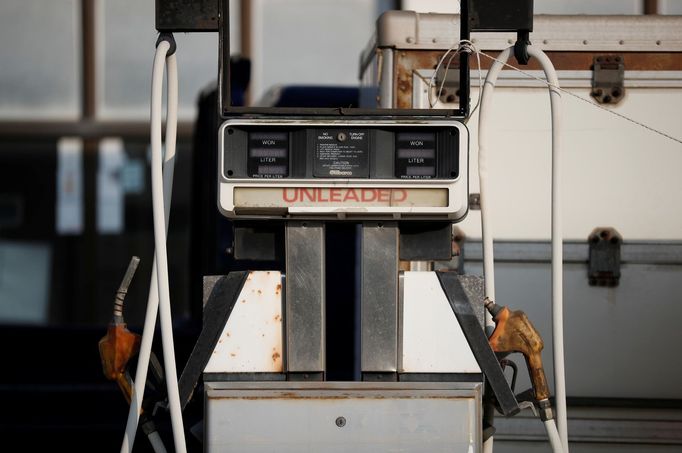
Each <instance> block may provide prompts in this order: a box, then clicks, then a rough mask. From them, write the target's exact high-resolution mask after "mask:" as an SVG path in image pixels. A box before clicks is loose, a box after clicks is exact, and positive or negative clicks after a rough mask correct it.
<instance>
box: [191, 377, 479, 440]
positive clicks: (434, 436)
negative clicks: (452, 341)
mask: <svg viewBox="0 0 682 453" xmlns="http://www.w3.org/2000/svg"><path fill="white" fill-rule="evenodd" d="M240 384H242V385H240ZM296 384H297V383H289V382H272V383H258V384H248V383H208V384H207V385H206V388H207V392H206V394H207V398H206V428H205V440H204V445H205V448H206V451H207V452H210V453H216V452H240V453H271V452H278V453H280V452H281V453H301V452H308V453H317V452H326V453H327V452H334V453H341V452H356V453H360V452H363V453H383V452H386V453H388V452H403V453H413V452H414V453H417V452H430V453H435V452H442V453H445V452H448V453H450V452H457V453H474V452H480V448H481V445H480V442H481V441H480V439H481V415H480V412H481V409H480V407H481V400H480V392H481V384H473V383H449V384H440V383H404V382H391V383H381V384H374V383H367V382H353V383H326V382H325V383H312V382H310V383H305V384H308V385H306V386H305V387H302V386H300V385H296Z"/></svg>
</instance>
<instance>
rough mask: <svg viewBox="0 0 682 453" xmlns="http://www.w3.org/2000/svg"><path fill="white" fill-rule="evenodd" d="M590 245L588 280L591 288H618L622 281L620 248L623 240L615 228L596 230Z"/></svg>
mask: <svg viewBox="0 0 682 453" xmlns="http://www.w3.org/2000/svg"><path fill="white" fill-rule="evenodd" d="M588 242H589V244H590V252H589V253H590V255H589V267H588V272H587V278H588V279H589V283H590V286H618V281H619V280H620V246H621V244H622V243H623V238H622V237H621V235H620V234H619V233H618V231H616V230H615V229H613V228H595V229H594V230H592V233H590V236H589V238H588Z"/></svg>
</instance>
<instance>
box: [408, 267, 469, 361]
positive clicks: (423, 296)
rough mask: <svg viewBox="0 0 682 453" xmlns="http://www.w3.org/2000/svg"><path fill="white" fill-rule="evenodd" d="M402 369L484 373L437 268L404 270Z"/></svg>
mask: <svg viewBox="0 0 682 453" xmlns="http://www.w3.org/2000/svg"><path fill="white" fill-rule="evenodd" d="M400 323H401V335H400V340H399V341H400V342H401V345H402V347H401V350H400V352H399V354H400V357H399V364H398V366H399V371H400V372H401V373H480V372H481V369H480V367H479V366H478V362H476V359H475V358H474V355H473V353H472V352H471V348H470V347H469V343H467V340H466V338H465V337H464V332H462V328H461V327H460V326H459V322H458V321H457V318H456V317H455V314H454V313H453V311H452V308H451V307H450V303H449V302H448V299H447V297H446V296H445V293H444V292H443V289H442V288H441V286H440V282H439V281H438V277H437V276H436V274H435V273H434V272H404V273H403V276H402V306H401V312H400Z"/></svg>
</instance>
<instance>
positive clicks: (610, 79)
mask: <svg viewBox="0 0 682 453" xmlns="http://www.w3.org/2000/svg"><path fill="white" fill-rule="evenodd" d="M624 80H625V64H624V63H623V57H622V56H620V55H599V56H597V57H594V61H593V65H592V92H591V93H590V95H591V96H592V97H593V98H594V99H596V101H597V102H599V103H600V104H617V103H619V102H620V101H621V99H623V96H624V95H625V87H624V85H623V84H624Z"/></svg>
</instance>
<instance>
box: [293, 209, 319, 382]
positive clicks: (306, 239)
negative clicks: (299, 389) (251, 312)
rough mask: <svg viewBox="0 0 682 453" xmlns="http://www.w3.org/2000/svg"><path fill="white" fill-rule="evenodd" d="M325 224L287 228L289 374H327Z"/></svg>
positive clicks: (308, 224) (314, 223)
mask: <svg viewBox="0 0 682 453" xmlns="http://www.w3.org/2000/svg"><path fill="white" fill-rule="evenodd" d="M324 261H325V254H324V223H322V222H312V221H311V222H293V221H292V222H288V223H287V226H286V351H287V360H286V371H288V372H290V373H315V372H324V371H325V329H324V325H325V309H324V305H325V297H324V294H325V284H324V281H325V273H324Z"/></svg>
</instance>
